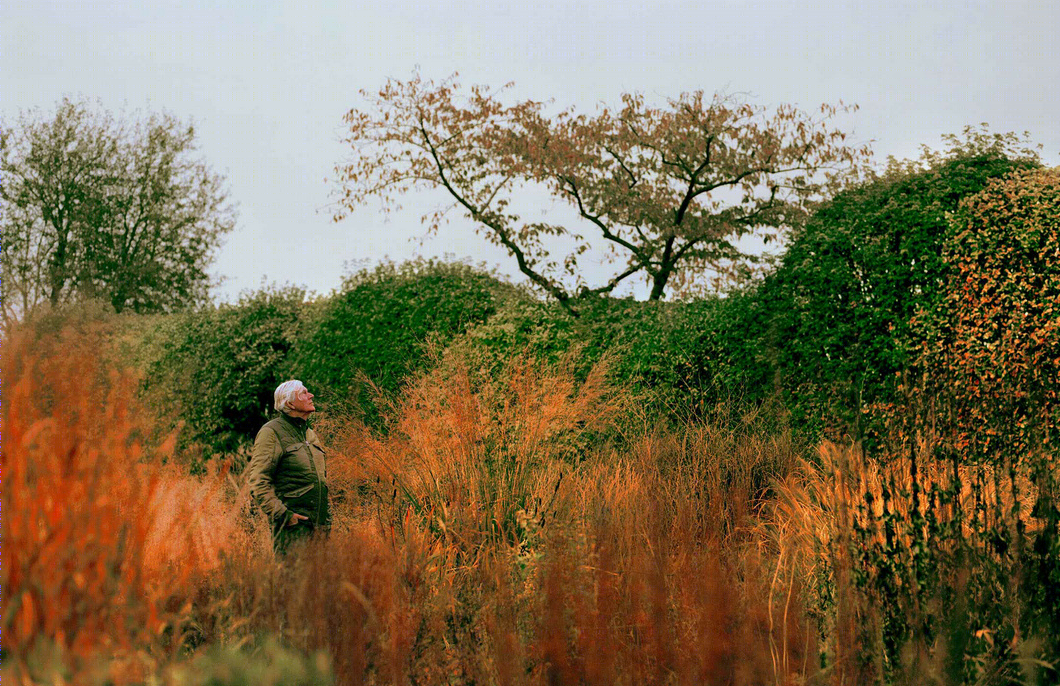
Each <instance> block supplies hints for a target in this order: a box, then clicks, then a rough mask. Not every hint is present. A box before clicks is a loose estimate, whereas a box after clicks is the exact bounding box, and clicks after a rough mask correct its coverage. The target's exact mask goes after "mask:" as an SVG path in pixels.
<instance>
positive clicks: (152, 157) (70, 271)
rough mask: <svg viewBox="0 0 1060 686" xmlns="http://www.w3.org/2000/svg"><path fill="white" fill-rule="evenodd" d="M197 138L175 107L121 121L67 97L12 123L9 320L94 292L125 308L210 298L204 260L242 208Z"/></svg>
mask: <svg viewBox="0 0 1060 686" xmlns="http://www.w3.org/2000/svg"><path fill="white" fill-rule="evenodd" d="M194 150H195V130H194V128H193V127H191V126H188V125H185V124H183V123H181V122H180V121H178V120H177V119H175V118H173V117H172V116H170V115H161V116H157V115H152V116H150V117H148V118H146V119H144V120H141V121H136V122H133V123H125V122H118V121H115V120H114V119H113V118H112V117H111V116H110V115H109V114H107V113H104V112H98V111H94V110H93V109H92V108H90V107H89V106H88V105H87V104H86V103H84V102H74V101H71V100H68V99H64V100H63V101H62V102H60V103H59V106H58V107H57V109H56V111H55V114H54V116H52V117H45V116H43V115H42V114H41V113H40V112H38V111H31V112H28V113H27V112H23V113H22V114H21V115H20V116H19V118H18V120H17V122H15V124H14V125H8V124H6V123H5V124H4V125H3V127H2V133H0V175H2V182H0V199H2V200H3V204H4V211H3V214H2V216H0V227H2V229H3V286H2V288H3V300H4V317H5V320H6V321H12V320H17V319H19V318H20V317H22V316H24V315H25V314H26V313H27V312H28V311H29V310H31V309H33V308H34V307H36V306H37V305H39V304H41V303H44V302H48V303H51V304H53V305H57V304H60V303H63V302H67V301H70V300H73V299H77V298H80V297H86V296H87V297H95V298H102V299H105V300H107V301H109V302H110V303H111V305H113V307H114V309H115V310H117V311H122V310H124V309H132V310H135V311H137V312H160V311H161V312H164V311H171V310H176V309H180V308H183V307H186V306H189V305H193V304H196V303H200V302H203V301H204V300H205V299H206V295H207V275H206V271H205V270H206V267H207V265H208V264H209V262H210V260H211V258H212V252H213V250H214V248H216V247H217V245H218V242H219V239H220V237H221V235H222V234H224V233H226V232H227V231H229V230H231V229H232V227H233V225H234V223H235V214H234V210H233V208H232V206H231V205H229V204H228V202H227V198H226V192H225V190H224V188H223V179H222V177H220V176H219V175H217V174H214V173H213V172H211V171H210V169H209V168H208V167H207V166H206V165H205V164H204V163H203V162H201V161H199V160H197V159H195V158H193V157H192V153H193V152H194Z"/></svg>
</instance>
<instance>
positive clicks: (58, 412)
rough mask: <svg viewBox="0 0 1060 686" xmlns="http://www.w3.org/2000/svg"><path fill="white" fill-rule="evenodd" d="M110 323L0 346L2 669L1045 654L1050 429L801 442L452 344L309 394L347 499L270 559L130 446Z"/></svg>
mask: <svg viewBox="0 0 1060 686" xmlns="http://www.w3.org/2000/svg"><path fill="white" fill-rule="evenodd" d="M101 346H105V342H103V338H101V337H98V336H95V335H94V334H93V332H92V331H91V330H90V329H86V328H85V327H84V326H82V327H81V328H75V329H71V330H68V331H64V332H60V334H59V335H58V338H57V339H56V341H55V342H54V343H53V344H51V346H50V350H49V349H45V348H43V347H41V346H40V345H39V339H35V338H34V337H33V336H32V334H31V333H26V334H24V335H23V336H16V337H14V338H12V339H11V340H10V341H8V342H6V344H5V353H6V354H5V357H4V383H5V387H4V390H5V394H4V416H3V422H4V424H3V429H4V441H3V454H2V460H3V461H2V464H0V468H2V470H3V475H4V488H3V503H2V504H3V512H4V517H3V525H4V531H3V534H4V564H3V565H2V566H0V570H2V571H0V574H2V576H0V584H2V587H3V590H4V609H3V641H4V662H5V668H6V670H7V674H5V676H7V675H8V674H10V675H13V678H14V679H15V681H16V683H105V682H107V681H108V680H109V681H111V682H114V683H140V682H144V681H146V680H148V679H151V678H153V679H154V680H155V682H156V683H164V684H167V685H168V684H172V685H173V686H177V685H179V684H198V683H213V682H211V681H210V680H211V679H213V680H214V682H216V680H221V682H222V683H223V682H224V680H226V679H227V680H229V681H232V680H234V682H238V680H240V679H242V680H243V681H244V682H247V681H248V680H249V681H252V682H256V683H283V679H290V680H291V682H292V683H312V682H313V680H316V679H326V678H327V676H326V675H327V673H328V672H329V671H333V672H334V674H335V676H336V680H337V682H338V683H343V684H443V683H444V684H472V683H475V684H480V683H485V684H504V685H508V684H511V685H531V684H546V683H547V684H588V685H596V684H601V685H603V684H607V685H611V684H631V685H632V684H775V685H780V684H836V685H839V684H874V683H938V684H957V683H1004V682H1006V680H1007V682H1015V683H1051V682H1050V681H1049V678H1050V677H1049V675H1050V674H1054V675H1055V670H1054V671H1052V672H1050V671H1049V670H1050V669H1051V667H1050V666H1049V665H1048V662H1049V655H1050V653H1049V652H1048V651H1049V649H1051V648H1050V647H1051V646H1052V645H1053V644H1052V643H1050V641H1053V642H1054V643H1055V637H1050V635H1049V634H1048V630H1049V628H1050V627H1051V626H1055V625H1051V624H1049V620H1048V618H1047V617H1045V616H1044V611H1043V608H1045V609H1047V608H1049V607H1051V606H1050V605H1049V603H1051V602H1053V599H1052V598H1053V597H1052V596H1050V595H1049V593H1050V592H1053V591H1050V588H1053V587H1051V586H1050V585H1049V584H1050V582H1049V579H1050V578H1051V577H1050V576H1049V574H1052V573H1053V570H1054V567H1055V568H1056V569H1060V566H1056V565H1054V567H1050V566H1049V565H1050V564H1053V563H1055V562H1056V560H1057V559H1060V556H1057V555H1055V554H1054V553H1053V552H1050V551H1051V550H1052V549H1051V548H1048V545H1050V543H1049V542H1050V541H1054V542H1055V540H1056V539H1055V538H1050V536H1055V531H1054V530H1055V528H1056V526H1057V520H1058V518H1057V517H1055V516H1054V515H1053V514H1050V513H1051V512H1053V510H1055V502H1056V501H1055V498H1054V497H1053V495H1051V494H1053V493H1055V490H1056V480H1055V478H1053V479H1052V480H1050V479H1049V478H1047V475H1048V474H1049V473H1050V470H1052V473H1053V474H1054V475H1055V472H1056V465H1055V457H1052V458H1051V457H1049V456H1048V455H1043V456H1040V457H1039V458H1035V460H1029V459H1028V460H1025V461H1016V462H1012V461H1009V462H1004V461H1001V462H999V463H998V464H997V465H990V466H968V465H963V464H959V463H956V462H954V461H953V460H952V459H950V457H947V458H946V459H943V458H942V457H940V455H941V453H939V451H938V449H937V447H936V442H935V441H933V440H932V439H931V438H930V436H928V438H921V439H918V441H912V442H909V441H906V442H905V443H902V444H901V445H900V446H899V448H900V449H895V450H892V451H891V452H890V453H888V454H887V455H886V459H881V456H880V455H873V456H868V455H866V454H864V453H863V452H862V451H860V450H859V449H857V448H856V447H843V446H837V445H833V444H825V445H823V446H821V447H820V449H819V450H818V451H817V452H816V453H812V454H810V453H808V452H807V451H806V449H805V448H804V447H803V446H800V445H797V444H795V443H794V442H793V440H792V438H791V437H790V435H789V434H786V433H784V432H778V431H777V430H776V429H775V428H774V424H773V423H771V422H769V421H765V420H766V419H767V418H765V417H763V416H761V415H756V414H755V413H753V412H752V413H749V414H748V415H746V416H745V417H742V418H740V419H739V421H725V422H710V421H702V422H699V423H694V424H691V423H690V424H659V423H656V422H655V421H653V419H652V417H653V416H654V415H653V413H651V412H650V411H647V410H645V408H644V407H643V403H642V401H641V400H640V399H638V398H636V397H632V396H630V395H629V394H628V393H627V392H625V391H624V390H623V389H617V388H614V387H612V386H611V385H610V384H609V383H608V381H607V369H606V366H600V367H598V368H596V369H594V370H593V371H592V372H591V373H589V374H588V376H586V377H583V378H579V377H577V376H576V375H574V374H572V373H571V372H570V369H569V368H567V367H565V366H564V365H563V364H560V365H558V366H557V365H553V366H547V365H540V364H535V363H531V362H529V361H526V360H515V361H513V362H512V363H511V364H510V365H509V367H508V368H507V369H506V370H505V371H504V372H503V373H501V374H499V375H497V376H492V377H483V376H481V375H479V374H476V373H475V372H474V371H473V370H469V369H468V368H467V367H466V366H464V365H462V364H461V362H460V360H459V359H455V358H449V359H442V360H440V361H439V364H438V365H437V366H436V367H435V368H434V369H433V370H431V371H429V372H427V373H425V374H423V375H421V376H420V377H418V378H417V379H415V380H414V381H413V382H412V383H411V384H410V385H409V387H408V388H407V389H406V390H405V392H404V393H403V394H402V395H400V396H399V397H398V398H397V399H396V400H395V401H394V403H393V404H392V406H391V407H390V408H389V410H388V413H387V419H388V421H387V423H386V426H385V427H384V428H383V429H370V428H368V427H365V426H364V425H363V424H360V423H358V422H357V421H355V420H351V419H349V418H343V417H339V416H331V417H324V418H322V420H321V421H320V422H319V423H318V429H319V431H320V433H321V434H322V435H323V436H324V437H325V440H326V443H327V445H328V448H329V467H328V473H329V479H330V480H331V482H332V486H333V487H334V488H333V490H334V492H335V493H336V494H337V495H338V496H339V497H338V498H337V499H336V502H335V503H334V506H333V510H334V513H333V514H334V521H335V527H334V530H333V531H332V533H331V535H330V537H329V538H327V539H323V540H319V541H315V542H314V543H313V544H312V545H310V546H308V547H306V548H305V549H304V550H302V551H300V552H299V553H297V554H295V555H293V556H291V557H288V558H284V559H281V560H277V559H275V558H274V557H273V555H272V551H271V546H270V542H269V534H268V531H267V529H266V527H265V526H264V524H265V523H264V521H263V518H262V516H261V515H260V513H255V512H254V509H253V507H252V506H251V503H250V501H249V499H248V497H247V493H246V489H245V488H244V487H243V486H242V484H241V479H240V477H239V475H237V474H233V473H231V472H229V471H227V470H226V469H224V468H222V467H217V468H214V469H212V470H210V471H209V473H208V474H207V475H205V476H196V477H192V476H190V475H187V474H185V473H183V472H181V471H180V470H179V469H178V468H177V467H175V466H173V462H175V461H172V460H171V461H169V463H168V464H163V463H164V462H165V461H166V458H167V454H166V450H167V449H168V448H166V447H163V448H162V449H161V450H155V451H152V450H148V449H146V448H143V447H141V446H142V441H141V437H143V436H147V435H153V434H152V430H153V429H154V428H156V427H151V426H149V425H148V424H147V422H148V421H149V420H150V418H149V417H147V416H146V415H144V414H143V412H142V410H140V409H139V407H138V406H137V404H136V399H135V387H134V386H135V379H134V378H133V377H132V376H130V375H127V374H122V373H120V372H118V371H116V370H115V369H114V368H113V367H112V366H109V365H108V364H107V363H106V362H104V360H106V359H108V358H107V356H106V355H101V354H99V351H100V348H101ZM910 445H912V446H914V447H915V450H912V451H911V450H910V449H909V446H910ZM1049 459H1053V460H1054V461H1053V462H1049ZM1050 465H1051V466H1050ZM1051 498H1053V499H1051ZM1050 504H1052V505H1050ZM1049 507H1053V510H1050V509H1049ZM1050 517H1052V519H1051V518H1050ZM1050 555H1053V557H1050ZM1036 576H1037V577H1040V579H1039V580H1038V582H1037V585H1035V577H1036ZM1041 579H1044V581H1042V580H1041ZM1058 579H1060V576H1058ZM1026 594H1030V595H1027V597H1026V598H1024V597H1023V596H1024V595H1026ZM274 639H275V640H274ZM276 641H278V642H279V644H280V645H282V646H284V647H282V648H277V647H276V645H277V643H276ZM226 651H228V652H226ZM233 651H234V652H233ZM291 651H293V652H291ZM311 653H312V654H316V655H318V657H319V659H317V658H314V659H313V660H315V661H312V660H311V661H308V662H300V661H299V660H300V658H298V657H297V655H298V654H302V655H306V654H311ZM239 656H244V657H245V659H244V657H239ZM189 660H190V661H189ZM255 661H256V662H255ZM322 661H323V662H322ZM325 663H326V664H325ZM1035 670H1037V671H1035ZM196 675H198V676H196ZM226 675H227V676H226ZM250 675H253V676H250ZM269 675H272V676H269ZM276 675H287V676H276ZM290 675H295V676H290ZM270 679H271V681H270ZM277 679H280V681H277ZM1034 679H1038V681H1037V682H1036V681H1034Z"/></svg>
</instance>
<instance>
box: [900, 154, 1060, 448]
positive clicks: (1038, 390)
mask: <svg viewBox="0 0 1060 686" xmlns="http://www.w3.org/2000/svg"><path fill="white" fill-rule="evenodd" d="M952 225H953V230H952V236H951V238H950V239H949V241H947V244H946V252H945V257H946V262H947V265H948V274H947V277H948V278H947V280H946V286H945V289H944V291H943V297H942V299H941V301H940V303H939V304H938V306H937V307H934V308H932V309H930V310H925V311H923V312H922V313H921V315H920V317H919V318H918V319H919V321H920V322H922V323H923V328H924V334H923V335H924V338H925V350H924V352H925V364H926V369H925V371H927V373H928V376H929V378H930V379H931V380H932V381H933V382H934V383H933V386H934V387H935V388H934V390H935V392H936V393H937V394H944V395H945V396H946V397H947V398H949V399H950V404H951V408H950V409H952V411H953V413H952V419H953V424H952V425H951V428H952V430H953V437H954V439H955V447H956V448H958V449H959V450H962V451H969V452H970V453H971V454H973V455H976V456H980V457H984V458H985V457H986V456H991V455H993V456H997V455H1000V454H1007V455H1010V456H1011V457H1013V458H1014V459H1015V458H1019V456H1021V455H1024V454H1026V453H1027V452H1028V451H1031V450H1033V449H1035V448H1036V447H1037V446H1041V447H1044V448H1045V449H1048V450H1055V447H1056V441H1057V439H1056V436H1055V433H1056V429H1057V420H1058V415H1060V170H1058V169H1049V170H1036V171H1023V172H1017V173H1014V174H1012V175H1010V176H1008V177H1006V178H1004V179H1000V180H996V181H994V182H992V183H991V184H990V185H988V186H987V188H986V189H985V190H983V191H982V192H981V193H979V194H977V195H975V196H972V197H970V198H968V199H966V200H965V201H964V202H962V203H961V206H960V208H959V209H958V211H957V212H956V213H955V214H954V215H953V218H952Z"/></svg>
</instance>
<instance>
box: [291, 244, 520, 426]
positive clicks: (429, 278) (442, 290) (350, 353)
mask: <svg viewBox="0 0 1060 686" xmlns="http://www.w3.org/2000/svg"><path fill="white" fill-rule="evenodd" d="M514 297H517V290H516V289H515V288H514V287H512V286H510V285H508V284H505V283H504V282H502V281H500V280H499V279H497V278H496V277H495V276H493V275H491V274H489V273H487V272H485V271H482V270H479V269H475V268H473V267H470V266H468V265H465V264H461V263H447V262H435V261H425V260H417V261H411V262H405V263H402V264H393V263H385V264H382V265H380V266H378V267H376V268H375V269H371V270H365V271H361V272H358V273H356V274H354V275H352V276H350V277H349V278H347V279H346V281H345V283H344V284H343V289H342V291H341V292H339V293H336V294H335V295H333V296H332V297H331V298H330V299H329V300H328V302H327V303H326V304H324V305H323V307H322V311H321V312H320V313H319V316H318V317H317V318H316V320H315V322H314V323H313V325H312V326H310V327H309V328H308V329H307V330H306V331H305V332H304V334H305V335H304V336H301V337H299V340H298V343H297V345H296V347H295V349H294V351H293V360H292V369H293V370H294V373H295V374H296V375H297V376H298V377H299V378H301V379H302V380H303V381H305V382H306V384H308V385H310V387H311V388H315V389H318V390H319V391H321V393H320V394H321V396H322V400H323V402H325V403H329V404H335V403H339V404H342V403H344V402H346V401H348V400H351V399H353V398H356V397H357V392H358V391H359V390H360V389H361V384H360V382H359V380H361V379H367V380H369V381H370V382H371V383H372V384H374V385H375V386H376V387H377V388H378V389H380V390H382V391H384V392H393V391H396V390H397V389H398V388H399V387H400V386H401V384H402V382H403V381H404V379H405V378H406V377H407V376H408V375H409V374H410V373H412V372H415V371H419V370H422V369H423V368H424V367H425V366H426V365H427V363H428V360H429V359H430V350H431V346H432V345H433V346H436V347H438V348H441V347H444V346H445V345H446V344H448V343H449V342H450V341H451V340H452V339H453V337H454V336H456V335H457V334H460V333H462V332H464V331H465V330H466V329H467V328H468V327H470V326H473V325H475V324H478V323H481V322H484V321H486V320H487V319H489V318H490V317H491V316H492V315H493V314H494V313H495V312H496V311H497V309H498V308H499V307H500V305H501V304H502V303H503V302H504V301H505V300H506V299H508V298H514ZM362 375H363V376H362ZM371 401H372V399H371V398H370V397H366V398H362V399H361V402H363V403H364V408H365V409H370V408H371V406H372V404H371Z"/></svg>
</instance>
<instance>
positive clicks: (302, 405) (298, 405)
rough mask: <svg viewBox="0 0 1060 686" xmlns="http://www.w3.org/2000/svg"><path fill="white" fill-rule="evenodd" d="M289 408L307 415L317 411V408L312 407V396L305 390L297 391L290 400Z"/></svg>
mask: <svg viewBox="0 0 1060 686" xmlns="http://www.w3.org/2000/svg"><path fill="white" fill-rule="evenodd" d="M290 406H291V409H292V410H294V411H295V412H306V413H309V412H316V411H317V408H316V407H314V406H313V394H312V393H310V392H309V390H308V389H306V388H300V389H298V392H297V393H295V394H294V397H293V398H291V401H290Z"/></svg>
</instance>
